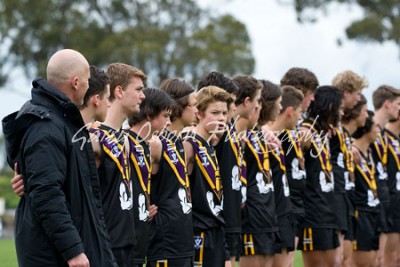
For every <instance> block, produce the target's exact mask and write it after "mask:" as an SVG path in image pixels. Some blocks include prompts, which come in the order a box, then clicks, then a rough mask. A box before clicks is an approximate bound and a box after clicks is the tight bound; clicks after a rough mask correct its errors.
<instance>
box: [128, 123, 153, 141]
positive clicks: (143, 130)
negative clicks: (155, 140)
mask: <svg viewBox="0 0 400 267" xmlns="http://www.w3.org/2000/svg"><path fill="white" fill-rule="evenodd" d="M130 130H131V131H132V132H135V133H136V134H137V135H138V136H139V137H140V138H141V139H142V140H144V141H145V142H146V143H147V142H148V141H149V140H150V138H151V136H152V134H153V132H152V130H151V124H150V122H149V121H147V120H143V121H141V122H138V123H136V124H135V125H133V126H132V127H131V128H130Z"/></svg>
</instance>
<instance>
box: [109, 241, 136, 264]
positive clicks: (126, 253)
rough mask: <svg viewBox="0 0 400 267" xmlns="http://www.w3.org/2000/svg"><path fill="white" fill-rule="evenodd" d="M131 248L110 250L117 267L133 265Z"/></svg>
mask: <svg viewBox="0 0 400 267" xmlns="http://www.w3.org/2000/svg"><path fill="white" fill-rule="evenodd" d="M133 250H134V248H133V246H127V247H123V248H116V249H112V252H113V254H114V258H115V259H116V261H117V263H118V266H119V267H131V266H132V263H133Z"/></svg>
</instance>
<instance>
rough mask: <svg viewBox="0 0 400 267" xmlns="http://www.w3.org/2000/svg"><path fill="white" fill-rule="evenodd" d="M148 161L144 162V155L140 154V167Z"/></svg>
mask: <svg viewBox="0 0 400 267" xmlns="http://www.w3.org/2000/svg"><path fill="white" fill-rule="evenodd" d="M145 164H146V163H145V162H144V156H143V155H139V156H138V165H139V166H140V167H143V166H144V165H145Z"/></svg>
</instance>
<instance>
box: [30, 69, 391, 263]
mask: <svg viewBox="0 0 400 267" xmlns="http://www.w3.org/2000/svg"><path fill="white" fill-rule="evenodd" d="M92 70H93V72H95V69H94V68H93V69H92ZM107 74H108V76H109V78H110V81H109V84H110V89H107V90H108V91H109V93H99V92H92V95H89V96H88V97H87V98H85V99H86V100H85V101H86V105H83V106H82V110H81V113H82V117H83V118H84V119H85V116H84V114H85V110H86V111H87V110H88V109H89V108H91V107H93V106H94V107H96V106H98V105H100V104H99V103H97V104H95V105H92V104H93V103H92V102H90V101H92V100H93V99H92V97H93V96H95V98H96V96H97V97H99V98H100V100H102V99H105V102H106V103H107V101H108V99H109V100H110V102H111V104H109V108H108V111H107V115H106V117H105V118H104V115H105V114H104V113H103V114H102V116H103V118H102V117H101V116H99V117H94V116H92V117H91V118H88V119H87V120H85V122H90V121H91V120H98V121H104V122H103V123H101V124H98V123H96V124H93V125H92V128H91V129H90V132H91V133H92V138H93V137H95V139H94V140H92V142H91V143H92V145H93V150H94V152H95V154H96V160H97V166H98V173H99V181H100V189H101V198H102V206H103V210H104V218H105V223H106V225H107V230H108V234H109V236H110V243H111V248H112V252H113V255H114V257H115V258H116V259H117V262H118V265H119V266H132V264H133V263H134V264H135V265H141V264H143V263H144V262H145V260H146V257H147V265H148V266H191V265H192V264H193V262H192V261H193V256H194V265H195V266H222V265H224V264H225V262H226V264H228V265H229V262H232V263H233V262H234V261H235V259H237V258H238V257H240V265H242V266H258V265H263V266H264V265H272V264H275V265H276V266H289V265H290V264H291V254H290V253H289V252H290V251H292V250H294V248H295V247H296V245H297V242H296V244H295V236H296V235H297V236H298V237H299V238H300V242H299V243H300V245H299V247H300V249H301V250H303V258H304V263H305V265H307V266H316V264H326V265H327V266H333V265H334V264H335V263H337V262H338V260H339V261H341V260H342V259H341V258H342V257H343V256H341V255H344V258H345V260H346V258H347V259H349V255H347V256H346V252H348V251H349V249H348V247H347V248H346V245H343V244H346V241H343V237H341V235H340V234H339V235H338V234H337V230H338V229H339V230H340V232H341V233H342V235H343V233H345V234H347V237H348V238H347V239H346V235H345V236H344V239H345V240H349V241H351V240H353V239H355V240H356V244H357V245H356V246H355V248H356V251H357V252H360V251H369V250H374V249H376V248H377V246H375V245H376V244H375V243H374V242H375V241H376V240H372V239H367V240H365V237H366V236H369V235H368V234H369V233H370V232H371V231H369V230H370V228H368V229H365V228H362V227H361V228H360V229H363V232H362V231H355V235H354V236H352V235H351V229H353V227H352V226H351V222H352V219H351V218H352V214H353V210H352V209H351V207H352V203H351V201H350V200H351V198H350V197H349V196H351V195H352V194H345V193H346V191H343V190H340V189H341V187H344V189H348V190H351V188H352V186H351V184H352V183H353V182H355V185H356V186H355V188H356V189H357V188H358V187H357V181H359V182H361V185H360V187H359V188H363V189H364V192H362V194H361V195H360V196H359V199H358V200H359V201H360V202H357V197H356V196H357V194H354V196H355V197H354V203H355V212H354V213H355V214H357V216H356V217H357V220H356V224H357V226H358V224H360V225H363V227H365V225H368V224H366V223H365V222H364V221H363V222H362V223H361V220H362V219H363V220H366V221H367V222H369V223H371V216H369V213H366V214H364V213H363V211H367V212H371V210H369V209H368V208H367V209H365V208H364V207H369V206H368V205H369V204H370V202H371V203H374V205H375V206H374V207H373V209H372V212H376V211H379V210H380V211H382V210H385V209H379V201H378V199H380V200H381V202H382V203H385V204H386V203H395V201H391V202H389V201H387V199H385V198H384V196H387V194H386V195H385V192H384V190H379V188H384V186H379V184H378V186H376V185H375V182H374V181H375V176H374V172H375V171H374V168H373V167H371V164H372V163H371V162H370V161H368V156H367V155H368V150H367V151H365V150H363V149H361V147H363V146H362V144H363V142H361V141H360V143H359V144H358V142H357V141H358V140H359V139H362V137H364V136H365V135H368V133H370V132H372V131H371V129H372V128H373V127H372V126H373V125H374V123H373V122H372V120H371V117H370V118H369V119H370V120H369V121H370V125H369V126H368V127H369V129H368V127H367V124H366V125H364V126H363V125H362V124H363V123H360V124H359V125H358V124H355V125H356V127H355V129H357V130H356V131H355V132H356V133H359V135H356V136H355V137H356V140H355V141H354V144H358V145H357V147H359V148H360V149H359V152H360V153H359V154H358V155H359V156H360V155H361V157H359V158H358V160H352V159H353V154H352V153H351V148H350V138H349V134H348V133H347V136H346V130H345V128H343V127H341V126H340V125H339V121H340V119H341V118H340V110H341V109H342V108H343V106H344V108H345V109H347V113H346V112H345V115H346V114H347V115H348V116H347V117H350V119H349V121H345V118H346V116H344V117H343V118H342V121H343V122H347V124H346V125H348V128H351V127H350V125H352V123H354V121H362V119H360V118H359V117H361V116H362V114H363V113H364V114H365V112H361V110H362V109H365V108H366V103H365V102H364V103H363V102H362V101H359V99H358V95H359V94H360V91H361V89H362V88H363V87H364V86H365V83H364V82H363V79H362V78H360V77H359V76H357V75H356V74H354V73H352V72H345V73H343V74H340V75H338V77H337V79H336V82H337V84H335V80H334V84H335V85H336V86H337V87H338V88H341V89H337V88H336V87H332V86H322V87H319V88H318V89H317V90H315V89H316V87H317V85H318V81H317V79H316V77H315V75H313V74H312V73H311V72H309V71H307V70H305V69H299V68H293V69H291V70H289V71H288V72H287V73H286V74H285V76H284V78H283V79H282V81H281V82H282V85H285V86H283V87H282V88H281V89H280V88H279V87H278V86H276V85H274V84H271V83H270V82H268V81H263V80H262V81H259V80H256V79H255V78H253V77H250V76H237V77H235V78H233V79H232V80H230V79H229V78H227V77H225V76H223V75H222V74H220V73H217V72H213V73H210V74H209V75H207V76H206V77H205V78H204V79H203V80H202V81H201V82H200V83H199V89H200V90H199V92H198V93H197V95H196V93H195V90H194V89H193V88H192V87H191V86H190V85H189V84H187V83H185V82H183V81H180V80H177V79H171V80H167V81H164V82H163V83H162V84H161V86H160V89H161V90H158V89H145V90H144V91H143V82H144V81H145V79H146V76H145V75H144V73H143V72H141V71H140V70H138V69H136V68H134V67H132V66H129V65H125V64H121V63H114V64H111V65H110V66H109V67H108V68H107ZM93 76H96V75H92V77H93ZM349 77H350V78H349ZM352 78H355V84H350V85H348V84H346V83H348V79H350V80H351V79H352ZM341 82H343V83H344V84H345V85H346V86H349V87H341V86H340V83H341ZM107 83H108V82H106V83H104V84H102V85H103V87H105V85H106V84H107ZM290 85H293V86H294V87H292V86H290ZM35 86H37V87H46V85H45V84H41V83H36V84H35ZM215 86H217V87H220V88H222V89H220V88H217V87H215ZM295 87H296V88H298V89H296V88H295ZM299 89H300V90H299ZM301 91H302V92H303V93H304V94H303V93H301ZM314 91H315V92H314ZM376 92H377V95H378V96H377V97H375V94H374V105H375V107H376V109H377V110H378V111H379V110H381V108H384V109H385V110H386V109H389V111H390V112H389V113H390V114H391V115H390V116H392V117H391V119H394V118H393V116H394V114H395V113H396V116H394V117H395V118H396V119H397V116H398V100H397V97H398V94H397V91H396V90H395V89H393V88H391V87H388V86H383V87H380V88H378V90H377V91H376ZM382 92H383V93H382ZM313 98H315V99H314V101H313V102H312V104H311V106H310V107H309V108H308V109H307V106H308V104H309V102H310V101H311V100H312V99H313ZM375 98H376V99H378V100H377V101H375ZM97 100H98V99H97ZM232 100H234V102H233V101H232ZM396 101H397V102H396ZM357 102H358V103H357ZM375 102H377V104H376V103H375ZM94 103H96V102H94ZM379 103H380V104H379ZM357 105H358V109H359V110H358V115H357V111H356V110H357V109H356V108H354V109H352V108H353V107H354V106H357ZM396 105H397V110H396ZM107 106H108V104H107ZM306 109H307V110H308V112H307V116H305V120H304V121H303V122H302V124H301V126H300V131H297V130H296V125H297V123H298V120H299V119H300V118H301V113H302V111H305V110H306ZM170 112H172V114H171V121H172V122H171V123H170V124H169V123H168V120H169V116H170V114H169V113H170ZM354 112H355V113H354ZM387 113H388V112H387ZM389 113H388V114H389ZM196 114H197V116H195V115H196ZM377 114H378V115H379V114H381V113H380V112H379V113H377ZM356 115H357V116H356ZM378 115H377V117H378ZM382 116H383V115H381V116H379V117H378V119H377V121H379V122H380V124H383V125H384V124H385V123H384V121H385V120H384V119H385V118H386V120H387V118H389V115H386V117H385V118H382ZM364 118H365V116H364ZM126 119H129V124H130V127H129V129H125V130H121V126H122V123H123V121H124V120H126ZM195 119H196V120H197V121H196V126H195V129H192V130H194V131H191V132H189V133H187V134H183V135H182V134H179V133H181V132H182V130H183V128H184V127H186V126H191V125H192V124H193V123H194V120H195ZM226 122H228V127H225V123H226ZM367 122H368V119H367ZM371 122H372V123H371ZM166 123H167V124H168V126H167V130H164V129H163V128H164V126H165V124H166ZM221 125H222V126H221ZM353 125H354V124H353ZM371 125H372V126H371ZM389 125H390V124H389ZM361 126H363V127H365V129H364V128H358V127H361ZM332 127H333V128H332ZM388 127H389V126H388ZM353 128H354V126H353ZM375 128H376V127H375ZM397 128H398V127H397ZM397 128H396V127H394V129H392V131H393V132H396V131H395V129H397ZM360 129H361V130H360ZM353 130H354V129H353ZM213 131H216V132H219V134H217V135H216V136H215V135H214V134H212V132H213ZM360 131H361V132H360ZM157 133H158V135H159V136H158V135H157ZM160 133H161V134H160ZM271 133H276V135H277V136H275V135H272V134H271ZM299 133H301V134H300V135H301V136H300V135H299ZM221 134H222V136H221ZM393 136H394V137H396V138H397V136H398V134H397V135H396V134H394V135H393ZM393 136H392V137H393ZM372 137H373V136H372ZM372 137H371V136H369V139H367V141H365V140H364V143H368V141H370V142H372V141H373V140H375V138H372ZM394 137H393V138H394ZM335 138H337V139H338V140H334V139H335ZM278 139H279V140H281V143H279V142H277V140H278ZM389 139H390V138H389ZM389 139H386V137H385V138H382V137H380V140H381V142H378V144H377V146H376V148H377V149H376V151H377V155H378V156H379V155H381V156H382V157H381V158H380V160H381V161H380V162H382V163H383V165H382V164H381V165H380V164H379V161H377V163H378V164H376V166H377V170H378V171H381V170H383V169H384V167H385V164H388V163H389V162H390V160H389V158H390V157H389V156H386V155H388V153H387V152H388V151H389V150H390V149H389V148H390V146H389V142H388V140H389ZM371 140H372V141H371ZM390 140H392V139H390ZM393 140H395V139H393ZM93 141H98V142H93ZM214 142H215V143H217V144H216V145H215V148H214V146H213V145H214ZM269 143H274V144H275V146H274V145H269ZM392 143H393V144H396V142H392ZM277 144H278V145H277ZM368 145H369V143H368ZM335 146H336V147H335ZM388 147H389V148H388ZM335 151H336V152H337V153H336V152H335ZM392 151H398V149H397V148H393V149H392ZM363 155H364V156H365V157H363ZM335 157H337V158H335ZM385 157H386V158H385ZM364 160H366V161H365V162H366V163H365V162H364ZM218 162H219V163H218ZM285 162H286V163H285ZM368 164H370V165H368ZM359 166H361V167H359ZM372 166H375V165H372ZM338 167H340V168H338ZM332 172H333V174H334V175H332ZM380 174H381V173H380ZM353 175H354V179H353V178H352V177H353ZM358 176H359V179H357V177H358ZM306 177H307V178H306ZM360 177H363V179H361V178H360ZM379 177H381V176H379ZM382 177H384V175H383V173H382ZM305 178H306V179H305ZM382 180H384V179H383V178H382ZM389 180H390V179H389ZM362 181H365V182H366V185H367V187H365V184H362ZM390 181H391V180H390ZM334 182H335V186H333V184H334ZM341 183H342V185H344V186H338V184H339V185H340V184H341ZM376 191H378V197H377V196H376ZM381 191H382V192H383V193H380V192H381ZM391 191H392V190H391ZM356 192H357V190H356ZM371 193H372V194H371ZM364 195H365V196H367V197H368V201H366V199H367V198H365V197H364ZM387 210H388V211H389V210H393V209H390V208H388V209H387ZM334 211H338V212H334ZM380 214H381V220H380V221H381V225H384V222H385V221H389V220H386V218H390V216H389V215H388V213H384V212H380ZM372 222H374V221H372ZM133 225H134V226H135V227H134V228H133V227H132V226H133ZM393 225H395V224H393V223H390V224H389V225H388V224H387V226H386V227H387V228H380V229H378V228H377V225H376V224H371V227H376V228H372V229H373V230H374V231H373V232H374V233H378V230H379V231H382V232H389V231H392V230H393V229H394V228H393V227H395V226H393ZM390 227H391V228H390ZM356 229H357V228H356ZM375 230H376V231H375ZM193 234H194V235H193ZM135 235H136V236H135ZM339 237H340V238H339ZM358 238H364V239H360V240H359V239H358ZM395 238H397V236H395ZM339 240H340V241H341V242H340V243H339ZM371 240H372V241H374V242H372V241H371ZM342 242H343V243H342ZM193 244H194V247H193ZM339 244H341V247H342V248H343V251H344V252H340V251H338V249H337V247H338V246H339ZM363 246H364V247H363ZM361 253H363V252H361ZM364 254H365V253H363V254H358V255H361V257H360V256H356V255H357V253H355V255H354V257H352V258H353V259H354V261H355V262H356V263H357V264H359V265H360V266H365V265H363V262H368V263H371V261H370V260H371V258H369V257H365V255H364ZM274 255H275V256H274ZM366 255H368V256H371V254H370V253H369V252H367V254H366ZM365 259H368V260H369V261H367V260H365ZM362 260H364V261H362ZM357 261H361V262H362V263H361V264H360V262H357Z"/></svg>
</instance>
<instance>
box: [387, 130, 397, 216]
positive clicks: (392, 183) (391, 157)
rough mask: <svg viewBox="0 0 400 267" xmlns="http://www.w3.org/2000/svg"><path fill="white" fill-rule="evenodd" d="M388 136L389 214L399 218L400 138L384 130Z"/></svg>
mask: <svg viewBox="0 0 400 267" xmlns="http://www.w3.org/2000/svg"><path fill="white" fill-rule="evenodd" d="M385 131H386V135H387V137H388V161H387V174H388V187H389V195H390V206H391V211H390V214H391V216H392V218H393V219H396V220H399V219H400V209H399V208H398V207H399V206H400V145H399V143H400V139H399V137H398V136H396V135H395V134H393V133H392V132H390V131H389V130H385Z"/></svg>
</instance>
